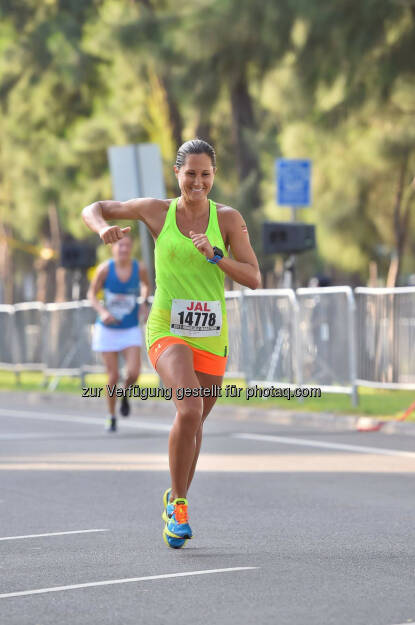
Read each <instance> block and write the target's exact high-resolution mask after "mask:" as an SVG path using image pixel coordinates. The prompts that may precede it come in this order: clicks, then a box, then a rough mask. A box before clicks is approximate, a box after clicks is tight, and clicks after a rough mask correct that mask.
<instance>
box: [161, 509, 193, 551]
mask: <svg viewBox="0 0 415 625" xmlns="http://www.w3.org/2000/svg"><path fill="white" fill-rule="evenodd" d="M187 507H188V503H187V499H183V498H182V499H175V500H174V501H173V502H172V503H170V502H167V506H166V510H165V513H166V516H167V519H168V520H167V521H166V525H165V526H164V530H163V539H164V542H165V543H166V544H167V545H168V546H169V547H172V548H173V549H181V547H183V546H184V545H185V543H186V541H187V540H188V539H189V538H192V535H193V533H192V530H191V528H190V525H189V517H188V511H187Z"/></svg>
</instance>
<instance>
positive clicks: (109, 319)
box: [101, 310, 119, 325]
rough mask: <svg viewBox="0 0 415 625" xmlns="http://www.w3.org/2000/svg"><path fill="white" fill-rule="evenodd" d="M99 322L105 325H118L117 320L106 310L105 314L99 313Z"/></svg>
mask: <svg viewBox="0 0 415 625" xmlns="http://www.w3.org/2000/svg"><path fill="white" fill-rule="evenodd" d="M101 321H102V323H105V325H110V324H114V323H119V321H118V319H116V318H115V317H113V316H112V315H111V313H110V312H108V310H106V311H105V312H103V313H101Z"/></svg>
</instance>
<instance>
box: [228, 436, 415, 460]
mask: <svg viewBox="0 0 415 625" xmlns="http://www.w3.org/2000/svg"><path fill="white" fill-rule="evenodd" d="M231 436H232V437H233V438H242V439H246V440H250V441H264V442H270V443H282V444H283V445H299V446H300V447H317V448H319V449H337V450H339V451H353V452H355V453H358V454H375V455H382V456H400V457H402V458H415V453H414V452H411V451H400V450H399V449H384V448H382V447H364V446H363V445H345V444H343V443H328V442H326V441H313V440H308V439H306V438H293V437H291V436H273V435H271V434H248V433H246V432H241V433H238V434H231Z"/></svg>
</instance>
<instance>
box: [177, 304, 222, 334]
mask: <svg viewBox="0 0 415 625" xmlns="http://www.w3.org/2000/svg"><path fill="white" fill-rule="evenodd" d="M221 329H222V308H221V304H220V301H218V300H216V301H213V302H203V301H199V300H191V299H174V300H173V301H172V304H171V315H170V332H171V333H172V334H179V335H180V336H193V337H198V336H200V337H208V336H220V333H221Z"/></svg>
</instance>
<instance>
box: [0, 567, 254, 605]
mask: <svg viewBox="0 0 415 625" xmlns="http://www.w3.org/2000/svg"><path fill="white" fill-rule="evenodd" d="M258 568H259V567H257V566H237V567H233V568H228V569H206V570H204V571H187V572H185V573H167V574H165V575H148V576H146V577H127V578H124V579H108V580H105V581H102V582H88V583H87V584H72V585H70V586H53V587H52V588H37V589H36V590H21V591H19V592H6V593H4V594H0V599H8V598H10V597H25V596H27V595H43V594H45V593H47V592H61V591H63V590H78V589H79V588H93V587H96V586H112V585H114V584H131V583H132V582H144V581H149V580H154V579H169V578H171V577H190V576H192V575H211V574H212V573H232V572H236V571H251V570H254V569H258Z"/></svg>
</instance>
